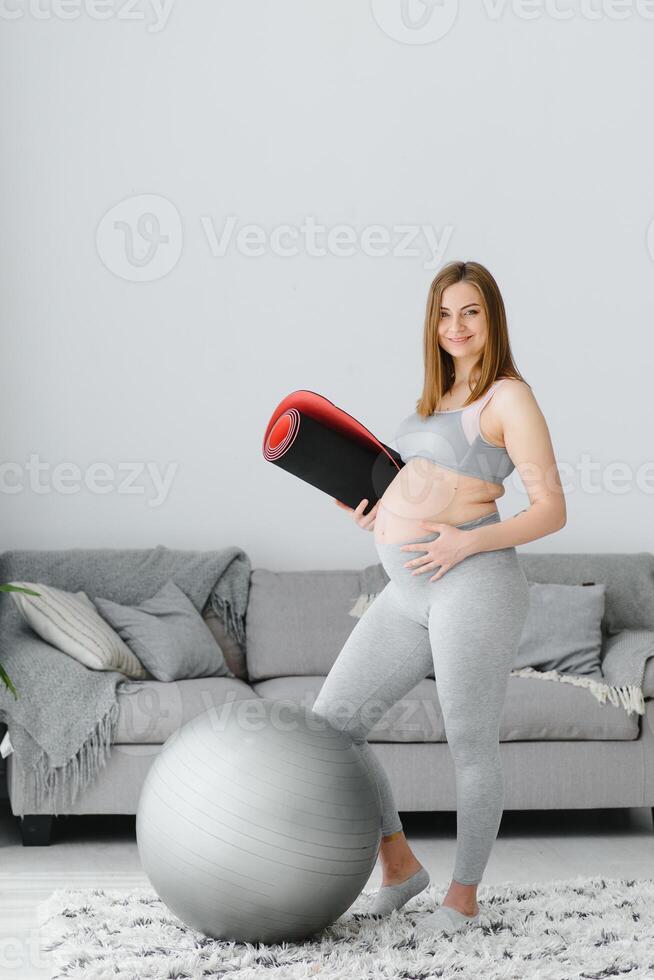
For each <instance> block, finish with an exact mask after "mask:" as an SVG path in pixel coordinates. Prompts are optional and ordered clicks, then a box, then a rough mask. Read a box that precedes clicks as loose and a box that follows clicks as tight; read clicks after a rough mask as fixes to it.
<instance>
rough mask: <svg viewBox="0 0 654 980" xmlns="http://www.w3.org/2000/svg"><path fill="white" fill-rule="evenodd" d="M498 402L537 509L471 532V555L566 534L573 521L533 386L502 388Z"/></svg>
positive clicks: (510, 447)
mask: <svg viewBox="0 0 654 980" xmlns="http://www.w3.org/2000/svg"><path fill="white" fill-rule="evenodd" d="M502 389H504V390H502ZM500 394H501V395H502V397H501V398H500ZM495 399H496V406H497V416H498V418H499V420H500V422H501V424H502V427H503V438H504V444H505V446H506V450H507V452H508V454H509V456H510V457H511V460H512V462H513V463H514V465H515V468H516V471H517V472H518V474H519V475H520V478H521V480H522V482H523V483H524V485H525V489H526V491H527V495H528V497H529V502H530V504H531V506H530V507H529V508H528V510H522V511H520V513H519V514H516V515H515V517H509V518H508V519H507V520H505V521H500V522H499V523H498V524H488V525H486V526H483V527H478V528H473V529H472V530H470V531H466V535H467V536H469V549H470V550H469V553H470V554H475V553H477V552H479V551H495V550H497V549H498V548H510V547H513V546H515V545H518V544H526V542H528V541H535V540H536V539H537V538H543V537H545V536H546V535H547V534H553V533H554V532H555V531H559V530H561V528H562V527H565V523H566V518H567V512H566V506H565V495H564V493H563V488H562V486H561V480H560V478H559V470H558V466H557V463H556V459H555V458H554V450H553V448H552V440H551V439H550V433H549V429H548V428H547V423H546V421H545V418H544V416H543V413H542V412H541V410H540V408H539V406H538V403H537V401H536V399H535V398H534V395H533V392H532V390H531V388H529V387H528V385H526V384H525V383H524V382H522V381H519V380H517V379H514V380H513V383H512V384H508V385H502V386H501V387H500V390H498V391H497V393H496V395H495Z"/></svg>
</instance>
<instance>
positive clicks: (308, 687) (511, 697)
mask: <svg viewBox="0 0 654 980" xmlns="http://www.w3.org/2000/svg"><path fill="white" fill-rule="evenodd" d="M324 680H325V678H324V677H319V676H313V677H306V676H303V675H302V676H295V677H276V678H271V679H270V680H266V681H254V682H253V683H252V687H253V688H254V690H255V691H256V693H257V694H258V695H259V696H260V697H263V698H271V699H273V700H284V699H289V700H290V701H293V702H295V703H298V704H302V705H303V706H305V707H307V708H311V707H313V704H314V701H315V700H316V698H317V697H318V693H319V691H320V688H321V687H322V685H323V681H324ZM639 717H640V716H639V715H636V714H631V715H628V714H627V712H626V711H625V710H624V708H621V707H620V708H618V707H616V706H614V705H612V704H608V703H607V704H604V705H602V704H600V703H599V701H597V700H596V699H595V698H594V697H593V695H592V694H591V693H590V691H589V690H588V689H587V688H585V687H577V686H575V685H572V684H563V683H559V682H556V681H545V680H537V679H534V678H529V677H509V683H508V688H507V696H506V701H505V703H504V709H503V712H502V718H501V723H500V741H501V742H516V741H541V740H552V741H559V740H561V739H581V740H584V741H586V740H588V741H591V740H595V739H605V740H609V741H613V740H621V741H629V740H632V739H636V738H638V734H639ZM368 741H370V742H445V741H447V738H446V735H445V725H444V723H443V715H442V712H441V708H440V704H439V701H438V694H437V689H436V682H435V681H433V680H430V679H429V678H425V679H424V680H422V681H420V683H419V684H417V685H416V686H415V687H414V688H413V689H412V690H411V691H409V693H408V694H407V695H406V697H404V698H402V699H401V700H400V701H398V702H397V704H394V705H393V706H392V707H391V708H390V709H389V710H388V711H387V712H386V714H385V715H384V717H383V718H381V719H380V720H379V721H378V722H377V724H375V725H374V726H373V727H372V729H371V730H370V734H369V737H368Z"/></svg>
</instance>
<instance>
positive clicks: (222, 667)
mask: <svg viewBox="0 0 654 980" xmlns="http://www.w3.org/2000/svg"><path fill="white" fill-rule="evenodd" d="M93 601H94V603H95V605H96V608H97V610H98V612H99V613H100V615H101V616H103V617H104V619H106V620H107V621H108V622H109V623H111V625H112V626H113V628H114V629H115V630H116V632H117V633H118V634H119V635H120V636H121V637H122V639H123V640H124V641H125V643H126V644H127V645H128V647H129V648H130V649H131V650H132V651H133V652H134V653H135V654H136V656H137V657H138V659H139V660H140V661H141V663H142V664H143V666H144V667H145V668H146V669H147V670H149V671H150V673H151V674H152V676H153V677H154V678H156V680H158V681H175V680H181V679H183V678H189V677H230V676H232V675H231V671H230V670H229V667H228V666H227V664H226V663H225V658H224V657H223V654H222V650H221V649H220V647H219V646H218V644H217V642H216V640H215V639H214V637H213V635H212V633H211V630H210V629H209V627H208V626H207V624H206V623H205V622H204V620H203V619H202V616H201V615H200V613H199V612H198V610H197V609H196V608H195V606H194V605H193V603H192V602H191V600H190V599H189V598H188V596H187V595H186V594H185V593H184V592H182V590H181V589H180V588H179V587H178V586H177V585H175V583H174V582H173V580H172V579H169V580H168V581H167V582H166V583H165V584H164V585H162V586H161V588H160V589H159V591H158V592H156V593H155V594H154V595H153V596H152V597H151V598H150V599H145V600H144V601H143V602H141V603H139V604H138V605H137V606H122V605H120V604H119V603H118V602H112V601H111V599H102V598H99V597H98V598H95V599H94V600H93Z"/></svg>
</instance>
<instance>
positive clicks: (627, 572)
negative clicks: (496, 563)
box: [518, 550, 654, 633]
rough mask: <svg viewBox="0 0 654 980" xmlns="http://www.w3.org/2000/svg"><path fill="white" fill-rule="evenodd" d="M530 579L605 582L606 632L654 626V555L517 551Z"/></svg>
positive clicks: (564, 583)
mask: <svg viewBox="0 0 654 980" xmlns="http://www.w3.org/2000/svg"><path fill="white" fill-rule="evenodd" d="M518 558H519V560H520V564H521V566H522V570H523V571H524V573H525V575H526V577H527V579H528V580H529V581H530V582H558V583H559V584H560V585H581V584H582V583H583V582H597V583H599V582H604V583H605V584H606V606H605V611H604V619H603V624H602V627H603V631H605V632H607V633H617V632H618V631H619V630H623V629H654V554H650V552H648V551H642V552H635V553H629V552H626V553H620V554H604V553H601V554H593V553H584V552H581V553H578V554H565V553H564V554H530V553H529V552H528V551H527V552H525V551H522V550H520V551H518Z"/></svg>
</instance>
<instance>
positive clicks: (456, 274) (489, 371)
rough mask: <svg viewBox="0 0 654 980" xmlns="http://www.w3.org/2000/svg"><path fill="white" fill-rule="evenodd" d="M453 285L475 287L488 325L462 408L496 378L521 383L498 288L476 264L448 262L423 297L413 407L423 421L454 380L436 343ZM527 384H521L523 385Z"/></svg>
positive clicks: (447, 360) (449, 359) (447, 359)
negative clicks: (420, 379)
mask: <svg viewBox="0 0 654 980" xmlns="http://www.w3.org/2000/svg"><path fill="white" fill-rule="evenodd" d="M455 282H470V283H472V284H473V286H476V287H477V289H478V290H479V293H480V295H481V305H482V306H483V308H484V311H485V313H486V322H487V324H488V336H487V338H486V343H485V345H484V349H483V351H482V352H481V354H480V356H479V360H478V361H477V363H476V364H475V373H476V371H477V370H479V372H480V376H479V380H478V382H477V384H476V386H475V388H473V390H472V391H471V392H470V395H469V396H468V398H467V400H466V402H465V405H469V404H470V403H471V402H474V401H477V399H479V398H481V397H482V395H485V394H486V392H487V391H488V389H489V388H490V386H491V385H492V384H493V382H494V381H495V380H496V379H497V378H499V377H503V378H517V379H518V380H520V381H525V379H524V378H523V377H522V375H521V374H520V372H519V371H518V369H517V367H516V366H515V364H514V362H513V357H512V355H511V345H510V344H509V331H508V327H507V323H506V310H505V308H504V300H503V299H502V294H501V293H500V290H499V286H498V285H497V283H496V282H495V280H494V279H493V277H492V275H491V274H490V272H489V271H488V269H486V268H485V267H484V266H483V265H480V264H479V262H450V263H449V264H448V265H446V266H444V267H443V268H442V269H441V271H440V272H439V273H438V274H437V276H436V277H435V279H434V281H433V282H432V284H431V286H430V287H429V294H428V296H427V312H426V315H425V329H424V339H423V357H424V363H425V377H424V384H423V389H422V396H421V397H420V398H419V399H418V402H417V403H416V412H417V414H418V415H420V416H422V417H423V418H427V416H429V415H431V414H432V412H435V411H438V407H439V405H440V403H441V398H442V397H443V395H445V394H447V392H448V391H449V390H450V388H451V387H452V384H453V382H454V380H455V372H454V358H453V357H452V356H451V354H448V352H447V351H446V350H443V348H442V347H441V346H440V344H439V342H438V323H439V320H440V310H441V305H442V298H443V292H444V290H445V289H447V287H448V286H451V285H452V284H453V283H455ZM527 383H528V382H526V381H525V384H527ZM462 407H464V406H462Z"/></svg>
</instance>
